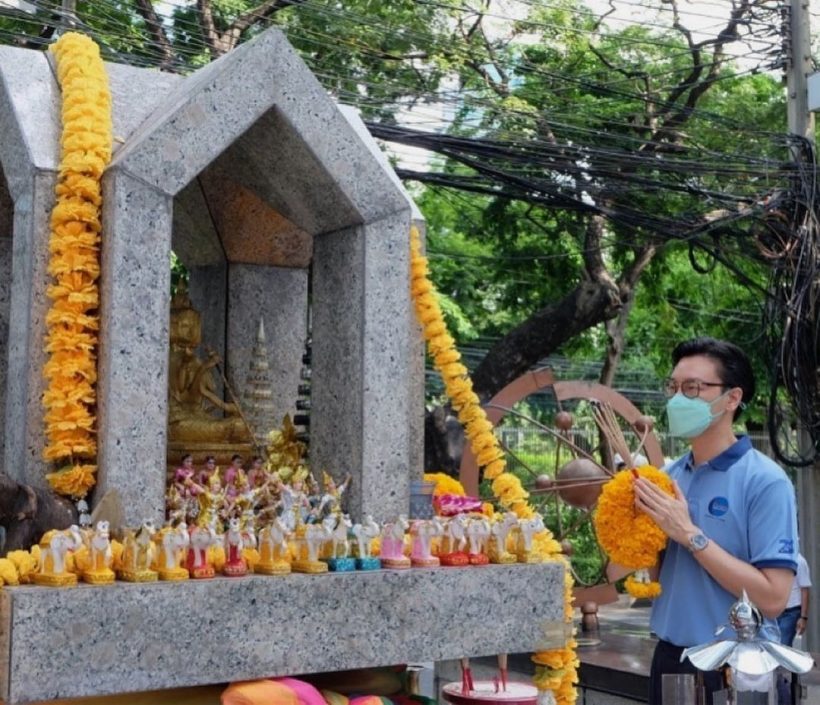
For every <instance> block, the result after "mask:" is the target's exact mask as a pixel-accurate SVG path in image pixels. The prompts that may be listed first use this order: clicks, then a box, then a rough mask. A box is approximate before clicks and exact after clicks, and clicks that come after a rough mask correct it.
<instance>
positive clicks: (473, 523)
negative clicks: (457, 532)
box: [467, 516, 490, 565]
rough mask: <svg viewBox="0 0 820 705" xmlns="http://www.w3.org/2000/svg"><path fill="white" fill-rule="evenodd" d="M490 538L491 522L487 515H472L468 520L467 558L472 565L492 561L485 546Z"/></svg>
mask: <svg viewBox="0 0 820 705" xmlns="http://www.w3.org/2000/svg"><path fill="white" fill-rule="evenodd" d="M489 538H490V522H488V521H487V519H486V518H485V517H483V516H476V517H472V518H471V519H470V520H469V521H468V522H467V543H468V550H467V558H468V559H469V561H470V565H487V564H488V563H489V562H490V559H489V558H488V557H487V553H486V550H487V549H486V548H485V546H486V543H487V539H489Z"/></svg>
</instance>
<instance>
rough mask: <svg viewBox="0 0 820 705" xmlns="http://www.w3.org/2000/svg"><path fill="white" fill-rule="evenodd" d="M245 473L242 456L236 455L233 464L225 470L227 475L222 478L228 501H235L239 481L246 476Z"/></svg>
mask: <svg viewBox="0 0 820 705" xmlns="http://www.w3.org/2000/svg"><path fill="white" fill-rule="evenodd" d="M244 474H245V471H244V470H243V469H242V456H241V455H234V456H233V457H232V458H231V464H230V465H229V466H228V467H226V468H225V473H224V475H223V476H222V486H223V487H224V488H225V494H226V495H227V496H228V499H234V498H235V497H236V495H237V494H238V492H239V490H238V485H237V481H238V479H239V478H240V477H241V476H244Z"/></svg>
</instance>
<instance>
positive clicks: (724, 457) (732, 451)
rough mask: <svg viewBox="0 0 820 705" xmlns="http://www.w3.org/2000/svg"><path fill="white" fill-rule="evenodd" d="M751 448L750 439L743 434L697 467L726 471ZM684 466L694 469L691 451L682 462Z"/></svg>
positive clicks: (687, 468)
mask: <svg viewBox="0 0 820 705" xmlns="http://www.w3.org/2000/svg"><path fill="white" fill-rule="evenodd" d="M751 449H752V441H751V440H750V439H749V436H746V435H743V436H738V437H737V440H736V441H735V442H734V443H732V445H730V446H729V447H728V448H727V449H726V450H724V451H723V452H722V453H720V454H719V455H716V456H715V457H714V458H712V459H711V460H707V461H706V462H705V463H703V465H700V466H698V467H708V468H710V469H711V470H717V471H719V472H726V471H727V470H728V469H729V468H730V467H732V465H734V464H735V463H736V462H737V461H738V460H740V458H741V457H743V456H744V455H745V454H746V453H747V452H748V451H750V450H751ZM684 467H685V468H686V470H690V471H691V470H694V469H695V461H694V459H693V458H692V451H691V450H690V451H689V453H687V455H686V461H685V463H684Z"/></svg>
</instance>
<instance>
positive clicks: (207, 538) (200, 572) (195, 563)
mask: <svg viewBox="0 0 820 705" xmlns="http://www.w3.org/2000/svg"><path fill="white" fill-rule="evenodd" d="M190 533H191V541H190V544H189V546H188V555H187V558H186V561H185V567H186V568H187V569H188V573H189V575H190V576H191V577H192V578H197V579H204V578H213V577H214V567H213V565H212V564H211V561H210V558H209V556H208V549H209V548H210V547H211V545H212V544H213V543H214V542H215V541H216V540H217V538H216V532H215V531H214V530H213V529H211V528H205V527H204V526H195V527H194V528H193V529H191V532H190Z"/></svg>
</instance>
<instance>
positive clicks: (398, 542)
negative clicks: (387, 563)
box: [381, 514, 410, 559]
mask: <svg viewBox="0 0 820 705" xmlns="http://www.w3.org/2000/svg"><path fill="white" fill-rule="evenodd" d="M409 528H410V523H409V522H408V521H407V517H406V516H405V515H404V514H399V517H398V519H396V521H393V522H388V523H386V524H385V525H384V526H383V527H382V546H381V557H382V558H388V559H391V558H400V557H401V556H403V555H404V534H405V533H407V530H408V529H409Z"/></svg>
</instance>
